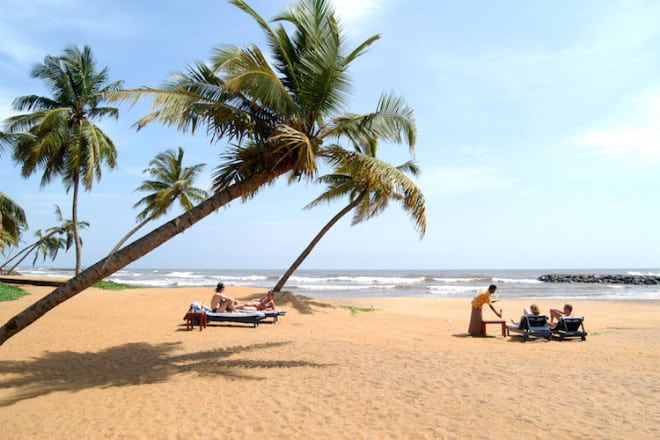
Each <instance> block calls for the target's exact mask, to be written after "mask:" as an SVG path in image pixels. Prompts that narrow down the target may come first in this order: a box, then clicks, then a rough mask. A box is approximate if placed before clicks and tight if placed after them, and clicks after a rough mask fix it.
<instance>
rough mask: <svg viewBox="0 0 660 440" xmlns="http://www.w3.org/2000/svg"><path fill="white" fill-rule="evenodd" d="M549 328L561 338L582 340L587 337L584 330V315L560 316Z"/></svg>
mask: <svg viewBox="0 0 660 440" xmlns="http://www.w3.org/2000/svg"><path fill="white" fill-rule="evenodd" d="M551 329H552V332H553V333H554V334H556V335H558V336H559V339H562V340H563V339H567V338H580V339H582V340H583V341H584V340H585V339H587V332H586V331H584V316H561V317H560V318H559V321H557V324H556V325H555V326H554V327H552V328H551Z"/></svg>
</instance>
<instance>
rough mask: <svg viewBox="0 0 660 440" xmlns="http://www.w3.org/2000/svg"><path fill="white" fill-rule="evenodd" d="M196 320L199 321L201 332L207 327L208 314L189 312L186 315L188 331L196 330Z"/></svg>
mask: <svg viewBox="0 0 660 440" xmlns="http://www.w3.org/2000/svg"><path fill="white" fill-rule="evenodd" d="M195 318H197V319H199V331H200V332H201V331H202V329H203V328H205V327H206V313H203V312H188V313H186V330H192V329H193V328H195Z"/></svg>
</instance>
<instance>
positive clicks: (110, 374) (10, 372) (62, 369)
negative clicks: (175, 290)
mask: <svg viewBox="0 0 660 440" xmlns="http://www.w3.org/2000/svg"><path fill="white" fill-rule="evenodd" d="M286 344H290V342H271V343H264V344H254V345H248V346H235V347H229V348H223V349H215V350H207V351H199V352H196V353H186V354H181V355H175V354H174V352H175V351H178V350H179V349H180V346H181V344H180V343H167V344H157V345H154V344H148V343H131V344H124V345H120V346H117V347H111V348H108V349H107V350H103V351H100V352H98V353H90V352H86V353H79V352H73V351H63V352H56V353H54V352H46V353H45V354H44V355H43V356H41V357H38V358H34V359H32V360H29V361H0V371H1V372H2V373H3V375H5V376H9V378H6V379H0V389H8V388H15V389H16V393H15V395H14V396H12V397H8V398H5V399H2V400H0V407H4V406H10V405H13V404H15V403H17V402H20V401H22V400H26V399H31V398H34V397H38V396H43V395H47V394H50V393H54V392H60V391H69V392H76V391H82V390H85V389H89V388H109V387H119V386H127V385H128V386H130V385H138V384H155V383H159V382H165V381H167V380H168V379H169V378H171V377H173V376H175V375H177V374H184V373H196V374H197V375H199V376H225V377H229V378H231V379H235V380H247V381H260V380H264V378H262V377H259V376H256V375H250V374H248V373H247V370H250V369H258V368H281V369H287V368H301V367H312V368H324V367H328V366H330V364H318V363H314V362H308V361H299V360H290V359H287V360H254V359H241V358H240V357H238V356H236V355H239V354H241V353H254V352H258V351H260V350H264V349H268V348H276V347H279V346H283V345H286Z"/></svg>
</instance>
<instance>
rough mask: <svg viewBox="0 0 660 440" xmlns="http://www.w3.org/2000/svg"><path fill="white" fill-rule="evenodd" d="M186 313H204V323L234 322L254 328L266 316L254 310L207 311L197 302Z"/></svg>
mask: <svg viewBox="0 0 660 440" xmlns="http://www.w3.org/2000/svg"><path fill="white" fill-rule="evenodd" d="M188 313H204V315H205V316H206V323H209V322H235V323H239V324H252V325H253V326H254V327H256V326H257V325H259V323H260V322H261V321H263V320H264V319H266V316H267V315H266V313H264V312H257V311H254V310H237V311H235V312H212V311H211V309H209V308H208V307H206V306H205V305H204V304H202V303H201V302H199V301H194V302H193V303H192V304H190V308H189V309H188ZM188 313H186V316H188ZM186 316H184V318H183V319H186ZM273 318H274V319H276V318H277V316H273ZM192 324H193V325H194V324H198V322H193V323H192Z"/></svg>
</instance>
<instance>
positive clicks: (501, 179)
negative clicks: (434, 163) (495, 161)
mask: <svg viewBox="0 0 660 440" xmlns="http://www.w3.org/2000/svg"><path fill="white" fill-rule="evenodd" d="M514 184H515V179H513V178H510V177H506V176H502V175H501V174H499V173H498V171H497V170H496V169H494V168H479V167H460V168H459V167H454V168H450V167H436V168H434V169H430V170H428V171H424V173H423V174H422V176H421V178H420V179H419V187H420V188H422V191H423V192H424V195H425V196H426V197H429V196H459V195H464V194H467V193H485V192H493V191H500V190H503V189H507V188H510V187H512V186H513V185H514Z"/></svg>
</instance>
